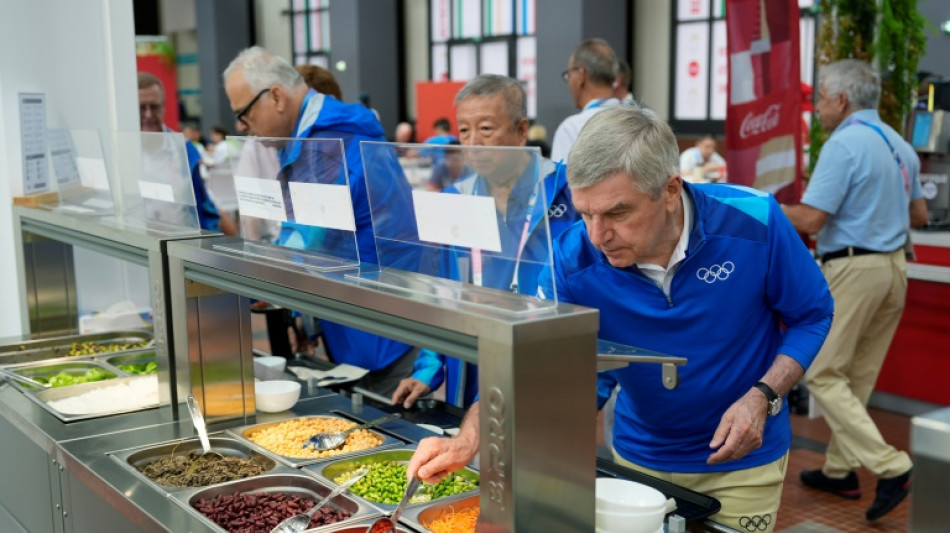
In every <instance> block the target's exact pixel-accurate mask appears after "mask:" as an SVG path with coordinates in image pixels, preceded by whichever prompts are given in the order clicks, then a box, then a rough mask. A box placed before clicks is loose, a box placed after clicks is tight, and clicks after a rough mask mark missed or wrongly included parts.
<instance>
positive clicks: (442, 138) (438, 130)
mask: <svg viewBox="0 0 950 533" xmlns="http://www.w3.org/2000/svg"><path fill="white" fill-rule="evenodd" d="M432 129H433V130H434V134H433V135H432V136H430V137H429V138H428V139H426V140H425V141H424V143H425V144H439V145H443V144H451V143H452V142H458V140H459V139H458V137H456V136H455V135H452V123H451V122H449V119H447V118H445V117H442V118H439V119H437V120H436V121H435V122H434V123H433V124H432ZM420 152H421V155H422V156H423V157H428V158H430V159H431V160H432V166H433V167H436V166H439V164H441V163H442V158H443V157H444V156H445V150H442V149H441V148H423V149H422V150H420Z"/></svg>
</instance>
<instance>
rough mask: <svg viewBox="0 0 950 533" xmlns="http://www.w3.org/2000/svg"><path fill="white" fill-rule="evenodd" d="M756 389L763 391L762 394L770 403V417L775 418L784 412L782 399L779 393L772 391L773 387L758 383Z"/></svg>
mask: <svg viewBox="0 0 950 533" xmlns="http://www.w3.org/2000/svg"><path fill="white" fill-rule="evenodd" d="M755 388H757V389H759V390H760V391H762V394H764V395H765V399H767V400H768V401H769V409H768V413H769V416H775V415H777V414H779V412H780V411H781V410H782V397H781V396H779V395H778V393H777V392H775V391H774V390H772V387H769V386H768V385H767V384H766V383H763V382H761V381H760V382H758V383H756V384H755Z"/></svg>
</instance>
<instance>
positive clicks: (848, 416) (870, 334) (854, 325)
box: [805, 249, 911, 478]
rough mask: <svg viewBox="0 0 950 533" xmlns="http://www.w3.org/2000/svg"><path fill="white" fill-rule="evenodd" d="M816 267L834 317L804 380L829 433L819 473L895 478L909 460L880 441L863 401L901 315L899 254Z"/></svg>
mask: <svg viewBox="0 0 950 533" xmlns="http://www.w3.org/2000/svg"><path fill="white" fill-rule="evenodd" d="M821 269H822V271H823V272H824V274H825V279H827V280H828V286H829V287H830V288H831V295H832V296H833V297H834V300H835V316H834V320H833V321H832V323H831V331H830V332H829V333H828V337H827V338H826V339H825V344H824V345H823V346H822V348H821V351H820V352H819V353H818V356H817V357H816V358H815V361H814V362H813V363H812V365H811V367H810V368H809V369H808V372H807V373H806V374H805V380H806V383H807V385H808V390H809V391H810V392H811V394H812V395H813V396H814V398H815V400H816V401H817V402H818V406H819V407H821V411H822V413H823V414H824V416H825V419H826V420H827V421H828V425H829V426H830V427H831V441H830V442H829V443H828V450H827V451H826V452H825V464H824V467H822V471H823V472H824V473H825V475H827V476H829V477H835V478H840V477H844V476H845V475H847V473H848V472H849V471H851V470H854V469H855V468H858V467H859V466H862V465H863V466H864V467H865V468H867V469H868V470H870V471H871V472H873V473H874V474H875V475H876V476H878V477H884V478H889V477H894V476H899V475H901V474H903V473H905V472H907V471H908V470H909V469H910V467H911V461H910V457H908V455H907V453H905V452H903V451H900V450H897V449H896V448H894V447H893V446H891V445H889V444H887V443H886V442H884V438H883V437H882V436H881V432H880V431H878V429H877V426H876V425H875V424H874V421H873V420H872V419H871V417H870V415H868V411H867V403H868V398H869V397H870V396H871V391H873V390H874V383H875V382H876V381H877V376H878V374H879V373H880V371H881V366H882V365H883V364H884V358H885V357H886V356H887V350H888V348H889V347H890V345H891V340H892V339H893V338H894V332H895V331H896V330H897V325H898V323H899V322H900V318H901V314H902V313H903V312H904V297H905V296H906V295H907V264H906V261H905V259H904V250H903V249H901V250H898V251H896V252H893V253H890V254H870V255H861V256H855V257H843V258H841V259H834V260H831V261H828V262H827V263H825V264H824V265H822V267H821Z"/></svg>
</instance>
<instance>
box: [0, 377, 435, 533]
mask: <svg viewBox="0 0 950 533" xmlns="http://www.w3.org/2000/svg"><path fill="white" fill-rule="evenodd" d="M305 389H306V387H305ZM327 413H334V414H338V415H342V416H347V417H350V418H352V419H354V420H365V419H369V418H375V417H376V415H378V414H381V411H378V410H376V409H374V408H372V407H357V408H356V409H354V408H353V406H352V404H351V401H350V400H349V399H347V398H345V397H343V396H340V395H337V394H334V393H331V392H329V391H327V390H326V389H316V390H314V391H313V392H311V393H309V394H308V393H307V392H306V390H305V392H304V397H303V399H301V400H300V401H299V402H298V403H297V404H296V405H295V406H294V407H293V408H292V409H291V410H289V411H285V412H282V413H277V414H263V413H261V414H259V415H258V416H257V417H256V420H255V422H256V423H267V422H276V421H280V420H285V419H290V418H294V417H297V416H309V415H316V414H327ZM236 425H238V422H236V421H232V422H229V423H224V424H217V425H213V426H212V427H211V428H209V429H210V431H211V432H212V436H215V435H216V434H217V435H223V434H222V433H220V432H221V431H222V430H224V429H227V428H233V427H234V426H236ZM386 428H387V430H388V431H389V432H391V433H392V435H393V436H394V437H395V438H397V439H398V440H399V443H400V444H406V445H412V444H414V443H415V442H417V441H418V440H420V439H422V438H424V437H426V436H431V435H432V433H430V432H429V431H427V430H425V429H422V428H420V427H418V426H416V425H415V424H412V423H409V422H406V421H403V420H395V421H392V422H390V423H387V424H386ZM0 431H2V434H3V435H4V438H3V439H0V476H2V478H3V479H4V480H5V482H4V483H3V484H0V507H2V509H0V530H2V531H5V532H18V531H29V532H39V531H56V532H60V531H62V532H76V533H83V532H101V531H155V532H183V531H189V532H193V533H220V531H221V530H220V529H219V528H218V527H216V526H214V525H213V524H212V523H211V522H210V521H208V520H206V519H204V518H202V517H200V516H199V515H198V514H197V512H196V511H194V510H191V509H189V508H188V506H187V505H186V504H184V503H182V502H181V501H180V499H176V498H174V497H171V496H170V494H174V493H176V492H181V490H180V489H171V490H169V489H167V488H163V487H162V486H160V485H158V484H156V483H154V482H152V481H149V480H147V479H146V478H145V477H144V476H143V475H141V474H139V473H138V472H136V471H135V469H134V468H132V467H131V466H130V465H129V464H127V463H125V462H124V461H122V460H120V459H118V458H117V457H116V456H114V455H113V452H121V451H123V450H129V449H133V448H140V447H148V446H155V445H159V444H163V443H168V442H174V441H179V440H182V439H192V440H193V439H194V436H195V432H194V429H193V428H192V426H191V423H190V421H188V420H183V421H175V420H174V419H173V416H172V410H171V409H170V408H169V407H163V408H156V409H149V410H144V411H140V412H136V413H128V414H121V415H115V416H108V417H103V418H97V419H92V420H85V421H79V422H74V423H69V424H66V423H63V422H61V421H59V420H58V419H56V418H55V417H54V416H52V415H51V414H50V413H49V412H47V411H46V410H45V409H43V408H41V407H40V406H38V405H37V404H36V403H34V402H33V401H31V400H30V399H29V398H28V397H27V396H26V395H24V394H23V393H22V392H20V391H19V390H17V389H15V388H13V387H11V386H10V385H8V384H6V383H4V384H0ZM230 437H231V438H234V437H233V435H232V436H230ZM265 453H266V452H265ZM115 455H120V454H115ZM269 455H270V456H271V458H273V459H274V460H275V462H276V463H278V464H280V467H279V471H280V472H282V473H285V474H286V473H288V472H293V471H296V472H299V473H300V474H302V475H305V476H312V474H309V473H308V471H307V470H304V469H294V468H292V467H289V466H287V465H286V464H283V463H281V462H280V457H279V456H276V455H274V454H269ZM312 477H313V478H314V481H315V482H316V481H320V479H319V477H318V476H312ZM11 479H19V480H22V482H19V483H11V482H9V481H8V480H11ZM322 483H323V484H324V485H326V483H327V482H326V481H323V482H322ZM44 495H45V496H44ZM365 509H366V511H364V512H363V514H362V515H361V518H365V519H371V518H373V517H376V516H379V515H380V514H381V511H379V509H377V508H376V507H373V506H370V505H366V506H365Z"/></svg>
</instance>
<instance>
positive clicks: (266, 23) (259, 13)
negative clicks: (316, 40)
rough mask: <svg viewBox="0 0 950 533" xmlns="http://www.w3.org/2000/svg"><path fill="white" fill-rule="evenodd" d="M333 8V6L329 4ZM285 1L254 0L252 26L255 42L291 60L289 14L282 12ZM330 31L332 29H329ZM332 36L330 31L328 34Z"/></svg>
mask: <svg viewBox="0 0 950 533" xmlns="http://www.w3.org/2000/svg"><path fill="white" fill-rule="evenodd" d="M330 9H333V6H332V5H331V6H330ZM286 10H287V2H276V1H274V0H255V2H254V27H255V31H256V33H257V44H258V45H260V46H261V47H262V48H264V49H265V50H267V51H268V52H270V53H272V54H274V55H278V56H280V57H283V58H284V59H286V60H287V61H290V62H291V63H292V62H293V55H292V52H293V51H292V50H291V48H290V15H288V14H284V13H283V12H284V11H286ZM331 32H332V29H331ZM330 35H331V38H332V35H333V34H332V33H331V34H330Z"/></svg>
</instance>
